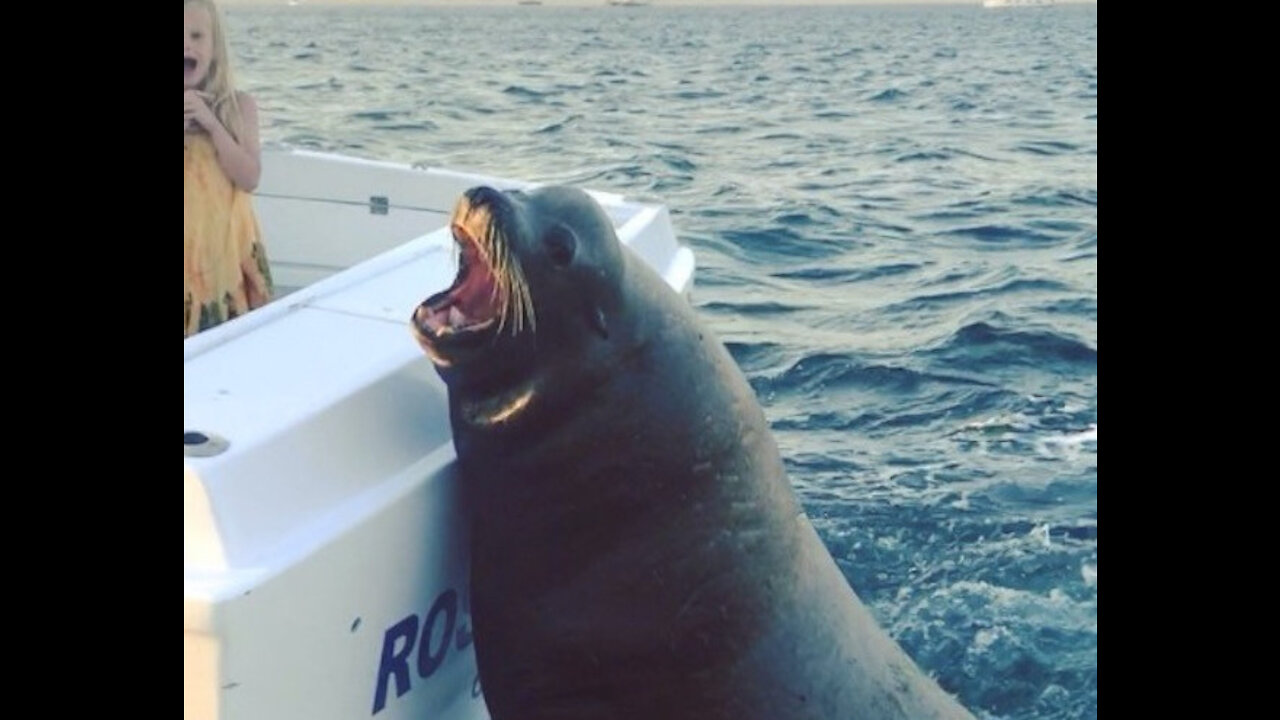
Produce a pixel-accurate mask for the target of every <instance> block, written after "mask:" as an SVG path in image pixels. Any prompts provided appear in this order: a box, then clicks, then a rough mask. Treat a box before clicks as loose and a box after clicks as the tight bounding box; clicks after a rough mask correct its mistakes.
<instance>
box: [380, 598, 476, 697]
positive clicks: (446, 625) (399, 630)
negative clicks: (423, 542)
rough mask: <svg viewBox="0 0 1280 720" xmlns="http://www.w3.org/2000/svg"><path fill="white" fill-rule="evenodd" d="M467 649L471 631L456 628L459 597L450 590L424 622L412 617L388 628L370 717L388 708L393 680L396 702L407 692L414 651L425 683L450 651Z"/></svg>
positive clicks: (432, 606)
mask: <svg viewBox="0 0 1280 720" xmlns="http://www.w3.org/2000/svg"><path fill="white" fill-rule="evenodd" d="M455 628H456V629H457V631H456V632H455ZM470 645H471V630H470V628H468V627H466V625H465V624H464V625H463V626H462V627H458V593H457V592H456V591H455V590H453V589H452V588H451V589H449V590H445V591H444V592H442V593H440V595H439V596H438V597H437V598H436V600H435V602H434V603H432V604H431V609H430V610H428V611H427V614H426V617H425V619H421V620H420V619H419V618H418V615H417V614H413V615H410V616H408V617H406V618H404V619H403V620H401V621H399V622H397V623H396V624H394V625H392V626H391V627H389V628H387V631H386V633H384V634H383V637H382V656H381V659H380V660H379V661H378V674H377V676H376V681H375V683H374V693H373V714H374V715H377V714H378V713H379V712H380V711H382V709H383V708H385V707H386V706H387V691H388V689H389V688H390V687H391V685H392V681H393V680H394V683H395V692H396V697H397V698H398V697H400V696H402V695H404V694H405V693H407V692H409V690H410V683H411V678H410V675H409V662H410V660H412V659H413V653H414V651H415V650H417V653H418V655H417V662H416V663H415V664H416V666H417V672H418V677H419V678H421V679H422V680H426V679H428V678H430V677H431V676H432V675H434V674H435V672H436V670H438V669H439V668H440V666H441V665H442V664H443V663H444V661H445V656H446V655H448V653H449V648H450V647H456V649H457V650H458V651H461V650H465V649H466V648H467V647H468V646H470ZM473 695H474V693H473Z"/></svg>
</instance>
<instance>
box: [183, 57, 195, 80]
mask: <svg viewBox="0 0 1280 720" xmlns="http://www.w3.org/2000/svg"><path fill="white" fill-rule="evenodd" d="M195 71H196V59H195V58H193V57H187V56H185V55H184V56H183V57H182V74H183V75H189V74H191V73H193V72H195Z"/></svg>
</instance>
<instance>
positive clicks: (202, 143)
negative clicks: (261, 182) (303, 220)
mask: <svg viewBox="0 0 1280 720" xmlns="http://www.w3.org/2000/svg"><path fill="white" fill-rule="evenodd" d="M184 139H185V141H186V142H185V147H184V149H183V152H182V193H183V203H182V215H183V220H182V270H183V277H182V304H183V324H184V332H183V337H190V336H192V335H194V334H196V333H198V332H200V331H201V330H207V329H208V328H211V327H213V326H214V325H217V324H218V323H221V322H224V321H226V320H230V319H231V318H233V317H236V316H238V315H243V314H244V313H247V312H249V311H250V310H252V309H254V308H256V307H260V306H262V305H265V304H266V303H267V302H268V301H269V300H270V299H271V293H272V284H271V269H270V267H269V266H268V265H267V253H266V249H265V248H264V247H263V244H262V237H261V231H260V230H259V228H258V218H257V216H256V215H255V214H254V211H253V198H252V196H250V195H249V193H247V192H245V191H244V190H241V189H239V188H237V187H235V186H234V185H232V184H231V181H230V180H229V179H228V178H227V176H226V174H225V173H223V172H222V168H221V167H220V166H219V165H218V156H217V151H216V150H215V149H214V147H213V142H212V141H211V140H210V139H209V136H208V135H205V134H203V133H197V134H188V135H186V136H185V137H184Z"/></svg>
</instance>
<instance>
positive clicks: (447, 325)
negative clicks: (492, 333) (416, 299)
mask: <svg viewBox="0 0 1280 720" xmlns="http://www.w3.org/2000/svg"><path fill="white" fill-rule="evenodd" d="M453 240H454V242H456V243H457V244H458V276H457V278H456V279H455V280H454V281H453V285H452V286H451V287H450V288H449V289H448V290H445V291H444V292H443V293H440V294H438V295H436V296H434V297H432V298H431V299H429V300H428V301H427V302H426V303H424V304H423V305H422V306H421V307H420V308H419V310H418V314H417V315H418V316H417V318H416V319H417V321H418V325H419V326H420V327H421V328H422V329H423V330H428V331H430V332H431V333H433V334H435V335H444V334H446V333H453V332H461V331H476V330H481V329H484V328H486V327H488V326H489V325H492V324H493V322H494V320H495V319H496V318H497V317H498V314H499V311H500V307H499V297H498V295H499V292H498V287H499V282H498V279H497V278H496V277H495V276H494V274H493V268H491V267H490V266H489V264H488V263H487V262H486V261H485V259H484V253H483V252H482V251H481V249H480V245H479V241H478V240H477V239H476V237H475V235H473V234H472V232H471V231H470V230H469V229H468V228H467V226H466V225H464V224H461V223H458V222H455V223H454V224H453Z"/></svg>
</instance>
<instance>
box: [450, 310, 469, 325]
mask: <svg viewBox="0 0 1280 720" xmlns="http://www.w3.org/2000/svg"><path fill="white" fill-rule="evenodd" d="M466 322H467V316H466V315H463V314H462V311H461V310H459V309H458V306H457V305H452V306H450V307H449V324H450V325H452V326H454V327H459V326H461V325H464V324H466Z"/></svg>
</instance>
